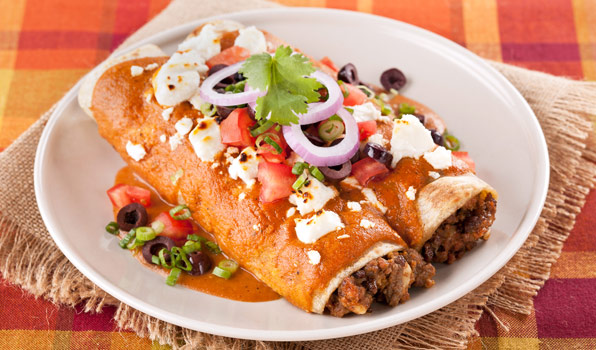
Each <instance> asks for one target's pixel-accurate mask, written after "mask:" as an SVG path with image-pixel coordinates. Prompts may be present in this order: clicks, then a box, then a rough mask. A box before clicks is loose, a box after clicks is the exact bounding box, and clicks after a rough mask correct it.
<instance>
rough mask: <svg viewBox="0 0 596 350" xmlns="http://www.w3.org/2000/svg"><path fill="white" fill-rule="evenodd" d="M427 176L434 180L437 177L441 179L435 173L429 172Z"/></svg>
mask: <svg viewBox="0 0 596 350" xmlns="http://www.w3.org/2000/svg"><path fill="white" fill-rule="evenodd" d="M428 176H430V177H432V178H433V179H435V180H436V179H438V178H439V177H441V175H440V174H439V173H437V172H436V171H429V172H428Z"/></svg>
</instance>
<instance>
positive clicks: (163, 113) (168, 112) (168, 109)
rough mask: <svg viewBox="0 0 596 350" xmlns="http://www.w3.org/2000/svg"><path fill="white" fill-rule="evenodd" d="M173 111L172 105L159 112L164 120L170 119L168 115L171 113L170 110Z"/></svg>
mask: <svg viewBox="0 0 596 350" xmlns="http://www.w3.org/2000/svg"><path fill="white" fill-rule="evenodd" d="M173 111H174V107H170V108H166V109H164V110H163V111H162V112H161V117H162V118H163V120H165V121H166V122H167V121H168V120H170V116H171V115H172V112H173Z"/></svg>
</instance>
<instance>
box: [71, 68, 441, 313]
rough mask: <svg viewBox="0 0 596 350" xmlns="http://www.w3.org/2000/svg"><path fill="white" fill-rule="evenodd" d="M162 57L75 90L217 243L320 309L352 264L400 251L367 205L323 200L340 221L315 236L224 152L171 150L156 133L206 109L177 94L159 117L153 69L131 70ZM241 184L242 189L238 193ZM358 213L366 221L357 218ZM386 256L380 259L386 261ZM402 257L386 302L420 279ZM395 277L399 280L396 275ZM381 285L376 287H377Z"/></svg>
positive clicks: (196, 118) (184, 145)
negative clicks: (211, 155)
mask: <svg viewBox="0 0 596 350" xmlns="http://www.w3.org/2000/svg"><path fill="white" fill-rule="evenodd" d="M166 60H167V57H156V58H154V57H146V58H136V59H134V60H131V61H126V62H122V63H118V64H116V65H114V66H112V67H110V68H108V69H107V70H106V71H105V72H104V74H103V75H101V76H100V77H97V76H95V75H90V76H89V78H88V81H87V82H85V84H89V85H90V86H92V88H90V89H82V90H81V91H80V96H79V100H80V101H91V106H90V107H89V108H87V109H86V110H87V111H88V113H89V115H90V116H92V117H93V118H94V119H95V120H96V121H97V124H98V131H99V133H100V134H101V135H102V136H103V137H104V138H105V139H106V140H108V141H109V142H110V143H111V144H112V146H113V147H114V148H115V150H116V151H117V152H118V153H120V155H121V156H122V158H123V159H124V160H125V161H126V162H127V163H128V164H129V166H130V167H131V168H132V169H133V170H134V171H135V172H136V173H137V174H138V175H140V176H141V177H143V178H144V179H145V180H146V181H147V182H148V183H150V184H151V185H152V186H153V187H154V188H155V189H156V190H157V191H158V192H159V193H160V194H161V195H162V196H163V197H164V198H165V199H166V200H168V201H170V202H171V203H176V202H184V203H186V204H187V205H188V207H189V208H190V209H191V211H192V213H193V218H194V219H195V220H196V221H197V222H198V223H199V224H200V225H201V226H202V227H203V228H204V229H205V230H207V231H209V232H211V233H212V234H213V235H214V236H215V237H216V239H217V242H218V244H219V245H220V247H221V248H222V250H223V251H224V252H225V253H226V254H228V255H229V256H230V257H231V258H233V259H234V260H236V261H238V262H239V263H240V265H241V266H242V267H244V268H246V269H247V270H249V271H250V272H252V273H253V274H254V275H255V276H257V277H258V278H259V279H261V280H262V281H263V282H265V283H266V284H267V285H269V286H270V287H271V288H272V289H273V290H275V291H276V292H278V293H279V294H280V295H282V296H283V297H285V298H286V299H287V300H288V301H290V302H291V303H293V304H294V305H296V306H298V307H300V308H301V309H303V310H305V311H309V312H315V313H322V312H323V311H324V310H325V307H326V304H328V302H329V300H330V297H331V296H332V294H333V293H335V292H336V290H338V287H339V288H340V289H341V288H342V285H346V286H351V287H353V286H354V285H355V286H356V287H355V288H362V287H361V286H359V285H357V284H358V283H361V282H358V281H355V280H354V279H350V281H348V282H349V283H347V282H345V281H346V279H347V278H348V279H349V278H350V276H351V275H352V274H354V273H355V272H357V271H359V270H360V269H362V268H363V267H365V266H366V265H367V264H369V263H371V262H375V263H376V262H377V260H376V259H383V257H385V256H386V255H388V254H390V253H397V252H402V253H404V254H406V253H407V252H406V251H405V250H406V244H405V242H404V241H403V240H402V239H401V237H400V236H399V234H398V233H397V232H396V231H394V230H393V229H392V228H391V227H390V226H389V225H388V224H387V222H386V221H385V219H384V218H383V216H382V215H380V214H378V213H377V211H376V210H375V209H374V207H373V206H371V205H368V204H364V205H362V210H361V211H358V212H355V211H352V210H350V209H349V208H347V205H346V201H344V200H343V199H341V198H339V197H335V198H334V199H332V200H330V201H329V202H328V203H327V204H326V206H325V207H324V209H323V210H326V211H333V212H335V213H337V214H338V215H339V217H340V218H341V221H342V223H343V225H345V227H344V228H338V229H337V230H335V231H333V232H330V233H328V234H326V235H324V236H323V237H321V238H319V239H318V240H317V241H316V242H314V243H312V244H306V243H303V242H301V241H300V240H298V238H297V236H296V234H295V222H294V218H295V217H290V218H287V217H286V214H287V212H288V209H290V208H291V207H293V206H292V205H291V204H290V203H289V202H288V201H287V200H286V201H280V202H277V203H274V204H269V205H267V204H262V203H261V202H260V201H259V199H258V195H259V188H260V185H259V183H256V184H254V185H253V186H252V187H249V188H247V187H246V186H245V184H244V183H243V182H242V181H241V180H233V179H231V178H230V177H229V176H227V174H226V173H227V167H225V166H223V164H225V161H226V160H225V155H224V154H219V155H218V156H217V158H216V160H215V162H213V163H211V162H202V161H201V160H200V159H199V158H198V157H197V156H196V154H195V152H194V150H193V146H192V145H191V143H190V142H189V140H188V138H187V137H183V138H182V139H181V141H180V144H179V145H178V146H177V147H176V148H175V150H173V149H172V147H171V145H170V144H169V143H168V142H162V141H160V139H161V135H169V136H170V137H171V136H172V135H174V134H175V133H176V129H175V127H174V125H175V123H176V122H177V121H179V120H180V119H182V118H184V117H188V118H190V119H191V120H193V127H194V125H197V123H198V122H200V121H201V120H202V118H203V116H202V115H201V114H200V112H199V111H197V110H196V109H194V108H192V106H191V105H190V104H189V103H188V102H184V103H182V104H179V105H177V106H176V107H175V108H174V110H173V112H172V113H171V115H170V117H169V119H168V120H167V121H166V120H164V118H163V117H162V112H163V110H164V108H163V107H162V106H160V105H159V104H157V102H156V101H155V99H154V98H153V99H150V100H148V99H146V98H145V96H146V91H149V90H151V88H152V84H151V76H152V73H151V72H147V71H144V72H143V73H142V74H141V75H139V76H135V77H132V76H131V66H133V65H136V66H141V67H145V66H147V65H149V64H152V63H158V64H160V65H161V64H163V63H164V62H165V61H166ZM89 94H91V96H89ZM128 142H132V143H134V144H140V145H143V148H144V150H145V151H146V155H145V156H144V157H143V158H142V159H140V160H139V161H135V160H133V159H132V158H131V156H129V154H128V153H127V150H126V144H127V143H128ZM179 170H182V171H183V173H184V175H183V176H182V177H181V178H180V179H179V180H178V181H177V182H176V183H175V184H174V183H172V182H171V180H170V175H172V174H174V173H176V172H178V171H179ZM240 194H243V195H242V199H240V197H241V196H240ZM362 220H368V222H369V223H371V224H369V225H367V227H363V225H362V224H361V222H362ZM371 226H372V227H371ZM309 251H316V252H317V253H318V254H319V255H320V262H317V261H313V260H312V259H310V258H309V256H308V252H309ZM410 254H411V252H410ZM405 256H406V258H405V260H404V259H402V261H410V260H408V259H411V257H410V256H408V255H405ZM393 260H395V259H388V260H385V262H387V261H389V263H393V262H392V261H393ZM396 261H397V260H396ZM405 265H406V266H403V265H402V266H403V269H400V270H399V271H398V272H395V273H393V274H392V275H388V277H391V278H392V279H393V280H392V284H391V285H390V284H389V283H387V288H390V287H392V286H393V287H395V286H399V287H400V288H402V290H399V291H395V290H394V291H392V293H386V294H387V295H391V296H394V298H393V299H392V301H391V303H392V304H396V303H397V302H399V301H404V300H407V298H408V295H407V289H408V288H409V287H410V285H412V284H413V283H416V281H417V278H416V273H414V272H413V271H418V270H420V269H421V268H423V267H424V266H423V264H421V263H420V264H412V265H410V264H409V263H405ZM429 270H430V273H429ZM396 271H397V270H396ZM426 272H427V273H426V276H432V274H434V269H433V268H432V266H430V265H429V266H426ZM396 273H397V274H399V275H398V276H396V275H395V274H396ZM396 278H398V279H400V281H397V282H401V283H397V282H396V281H395V279H396ZM350 283H352V284H350ZM354 283H356V284H354ZM418 285H427V286H430V285H432V281H431V280H430V277H428V278H425V281H424V282H422V283H421V284H420V283H418ZM346 288H347V287H346ZM395 288H397V287H395ZM378 292H379V293H382V292H383V290H382V289H381V288H379V291H378ZM344 294H347V293H344ZM344 294H342V295H339V296H337V298H335V299H334V300H336V299H337V300H340V301H341V300H344V299H345V300H348V299H350V295H344ZM396 295H397V296H396ZM395 296H396V297H395ZM350 300H351V299H350ZM352 301H354V300H352ZM367 309H368V304H366V303H357V302H355V303H353V304H351V305H349V306H348V307H347V310H348V311H351V312H356V313H364V312H366V310H367ZM342 314H343V312H342V313H339V315H342Z"/></svg>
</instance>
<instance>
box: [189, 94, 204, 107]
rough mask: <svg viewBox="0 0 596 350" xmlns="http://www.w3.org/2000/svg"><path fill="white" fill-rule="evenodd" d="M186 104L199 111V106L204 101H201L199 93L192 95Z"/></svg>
mask: <svg viewBox="0 0 596 350" xmlns="http://www.w3.org/2000/svg"><path fill="white" fill-rule="evenodd" d="M188 102H190V104H191V105H192V107H193V108H194V109H196V110H198V111H200V110H201V105H202V104H203V103H205V101H203V99H202V98H201V94H200V93H198V92H197V93H196V94H194V95H193V96H192V97H191V98H190V99H189V100H188Z"/></svg>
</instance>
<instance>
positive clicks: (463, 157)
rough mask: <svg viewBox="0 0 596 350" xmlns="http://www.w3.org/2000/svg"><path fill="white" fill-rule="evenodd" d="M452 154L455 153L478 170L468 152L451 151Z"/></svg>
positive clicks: (454, 154)
mask: <svg viewBox="0 0 596 350" xmlns="http://www.w3.org/2000/svg"><path fill="white" fill-rule="evenodd" d="M451 154H453V156H454V157H455V158H458V159H461V160H463V161H464V162H465V163H466V164H467V165H468V167H469V168H470V170H472V171H476V163H474V161H473V160H472V158H471V157H470V155H469V154H468V152H451Z"/></svg>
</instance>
